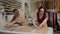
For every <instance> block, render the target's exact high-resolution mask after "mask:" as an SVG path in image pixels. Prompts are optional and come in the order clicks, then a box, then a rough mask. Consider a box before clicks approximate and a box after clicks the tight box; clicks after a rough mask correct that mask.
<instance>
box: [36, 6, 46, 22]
mask: <svg viewBox="0 0 60 34" xmlns="http://www.w3.org/2000/svg"><path fill="white" fill-rule="evenodd" d="M42 8H43V9H44V14H43V17H42V18H41V19H40V18H39V17H40V16H39V12H40V9H42ZM45 17H46V9H45V8H44V7H42V6H41V7H39V9H38V12H37V19H38V22H39V23H42V21H43V20H44V19H45Z"/></svg>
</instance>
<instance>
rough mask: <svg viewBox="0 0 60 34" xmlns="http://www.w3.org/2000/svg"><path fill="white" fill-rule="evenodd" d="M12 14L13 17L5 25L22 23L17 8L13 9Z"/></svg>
mask: <svg viewBox="0 0 60 34" xmlns="http://www.w3.org/2000/svg"><path fill="white" fill-rule="evenodd" d="M13 14H14V17H13V19H12V20H11V21H10V22H8V24H7V25H6V27H8V26H11V25H13V24H19V25H21V24H22V23H23V21H22V18H21V17H20V15H19V11H18V10H17V9H14V10H13Z"/></svg>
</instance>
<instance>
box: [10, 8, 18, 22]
mask: <svg viewBox="0 0 60 34" xmlns="http://www.w3.org/2000/svg"><path fill="white" fill-rule="evenodd" d="M13 13H15V15H14V16H13V19H12V20H11V22H12V21H14V20H15V19H16V18H17V17H18V16H19V11H18V10H17V9H14V10H13Z"/></svg>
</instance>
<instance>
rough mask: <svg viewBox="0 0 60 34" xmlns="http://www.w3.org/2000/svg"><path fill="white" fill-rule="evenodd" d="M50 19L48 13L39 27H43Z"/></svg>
mask: <svg viewBox="0 0 60 34" xmlns="http://www.w3.org/2000/svg"><path fill="white" fill-rule="evenodd" d="M47 20H48V13H46V18H45V19H44V21H43V22H42V23H41V24H40V25H39V27H41V26H42V25H43V24H45V23H46V22H47Z"/></svg>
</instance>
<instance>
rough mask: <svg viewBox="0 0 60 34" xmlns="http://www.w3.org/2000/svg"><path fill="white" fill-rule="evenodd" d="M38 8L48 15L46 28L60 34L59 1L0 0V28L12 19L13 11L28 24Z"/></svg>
mask: <svg viewBox="0 0 60 34" xmlns="http://www.w3.org/2000/svg"><path fill="white" fill-rule="evenodd" d="M40 6H44V7H45V8H46V10H47V11H48V14H49V21H48V23H47V24H48V27H52V28H53V30H54V32H55V33H57V32H58V33H59V32H60V0H0V25H1V26H0V27H2V25H6V22H8V21H10V20H11V19H12V17H13V10H14V9H18V11H19V13H20V15H21V16H22V17H23V18H25V19H26V20H27V22H28V23H29V24H30V23H32V19H33V17H34V14H35V13H36V12H37V10H38V8H39V7H40Z"/></svg>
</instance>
